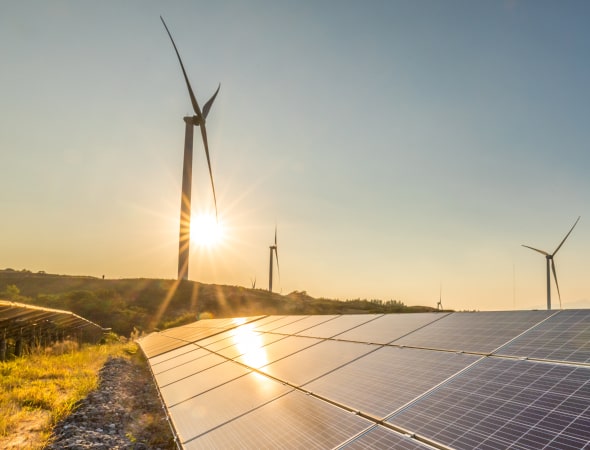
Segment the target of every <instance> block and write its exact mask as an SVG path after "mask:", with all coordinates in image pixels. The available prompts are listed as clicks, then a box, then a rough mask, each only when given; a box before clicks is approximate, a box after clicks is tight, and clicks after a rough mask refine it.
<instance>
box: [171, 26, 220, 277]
mask: <svg viewBox="0 0 590 450" xmlns="http://www.w3.org/2000/svg"><path fill="white" fill-rule="evenodd" d="M160 19H161V20H162V23H163V24H164V28H165V29H166V32H167V33H168V36H169V37H170V40H171V41H172V46H173V47H174V51H175V52H176V56H177V57H178V62H179V63H180V68H181V69H182V74H183V75H184V81H185V82H186V87H187V88H188V93H189V96H190V99H191V103H192V105H193V110H194V112H195V115H194V116H187V117H184V118H183V120H184V123H185V132H184V160H183V166H182V194H181V197H180V233H179V238H178V279H179V280H181V279H182V280H186V279H188V260H189V247H190V237H191V190H192V179H193V128H194V127H199V128H200V129H201V138H202V139H203V146H204V147H205V155H206V156H207V165H208V167H209V177H210V178H211V189H212V191H213V203H214V204H215V218H217V198H216V195H215V185H214V184H213V172H212V171H211V159H210V158H209V145H208V144H207V130H206V128H205V119H206V118H207V115H208V114H209V110H210V109H211V105H213V101H214V100H215V97H217V93H218V92H219V88H220V87H221V85H219V86H218V87H217V90H216V91H215V93H214V94H213V96H212V97H211V98H210V99H209V100H208V101H207V103H205V106H203V110H201V108H199V104H198V103H197V99H196V97H195V94H194V92H193V89H192V87H191V84H190V82H189V80H188V76H187V75H186V70H185V69H184V64H183V63H182V59H181V58H180V53H178V49H177V48H176V44H175V42H174V39H172V34H170V30H169V29H168V27H167V26H166V22H164V19H163V18H162V16H160Z"/></svg>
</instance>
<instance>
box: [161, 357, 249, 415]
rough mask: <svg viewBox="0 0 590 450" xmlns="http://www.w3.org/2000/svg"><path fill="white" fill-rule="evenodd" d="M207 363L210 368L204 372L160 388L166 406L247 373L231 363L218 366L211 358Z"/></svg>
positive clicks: (242, 368) (226, 362)
mask: <svg viewBox="0 0 590 450" xmlns="http://www.w3.org/2000/svg"><path fill="white" fill-rule="evenodd" d="M213 356H215V355H213ZM208 362H209V363H210V366H209V367H208V368H206V369H205V370H200V371H198V372H196V373H193V374H190V375H188V376H185V377H183V378H182V379H179V380H178V381H176V382H174V383H171V384H168V385H166V386H161V387H160V393H161V394H162V398H163V399H164V401H165V402H166V404H167V405H169V406H174V405H176V404H178V403H182V402H184V401H186V400H188V399H191V398H192V397H195V396H197V395H199V394H202V393H203V392H206V391H208V390H210V389H213V388H215V387H217V386H220V385H222V384H224V383H227V382H228V381H230V380H233V379H235V378H238V377H241V376H242V375H245V374H247V373H248V372H249V370H248V369H246V368H244V367H243V366H240V365H239V364H235V363H232V362H231V361H225V362H223V363H221V364H218V360H216V359H214V358H212V359H211V360H209V361H208ZM199 369H200V367H199ZM156 379H157V378H156Z"/></svg>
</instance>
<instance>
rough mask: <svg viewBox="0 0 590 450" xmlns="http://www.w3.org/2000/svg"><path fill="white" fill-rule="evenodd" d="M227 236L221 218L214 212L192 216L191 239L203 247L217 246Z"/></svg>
mask: <svg viewBox="0 0 590 450" xmlns="http://www.w3.org/2000/svg"><path fill="white" fill-rule="evenodd" d="M224 236H225V232H224V228H223V224H222V222H221V220H217V219H216V218H215V215H214V214H210V213H199V214H195V215H194V216H192V218H191V241H192V242H194V243H195V244H197V245H199V246H202V247H215V246H216V245H218V244H221V243H222V242H223V238H224Z"/></svg>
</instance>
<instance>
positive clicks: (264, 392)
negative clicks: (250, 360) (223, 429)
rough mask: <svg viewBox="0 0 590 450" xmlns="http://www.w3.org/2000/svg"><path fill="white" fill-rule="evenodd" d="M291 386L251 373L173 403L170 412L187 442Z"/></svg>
mask: <svg viewBox="0 0 590 450" xmlns="http://www.w3.org/2000/svg"><path fill="white" fill-rule="evenodd" d="M229 364H233V363H229ZM234 365H235V364H234ZM291 389H292V388H290V387H289V386H286V385H284V384H282V383H279V382H277V381H274V380H272V379H270V378H268V377H266V376H264V375H260V374H257V373H249V374H247V375H244V376H241V377H239V378H237V379H235V380H234V381H231V382H229V383H225V384H222V385H220V386H219V387H217V388H216V389H212V390H210V391H208V392H205V393H203V394H201V395H198V396H196V397H194V398H190V399H188V400H186V401H184V402H182V403H179V404H177V405H175V406H173V407H171V408H170V416H171V418H172V422H173V424H174V427H175V429H176V431H177V433H178V436H179V438H180V442H181V443H186V442H187V441H190V440H192V439H194V438H196V437H197V436H199V435H201V434H203V433H206V432H207V431H210V430H212V429H213V428H215V427H218V426H220V425H223V424H224V423H226V422H228V421H230V420H233V419H235V418H237V417H239V416H241V415H243V414H245V413H247V412H249V411H252V410H253V409H255V408H257V407H259V406H262V405H263V404H265V403H267V402H269V401H271V400H273V399H274V398H276V397H278V396H280V395H283V394H285V393H287V392H288V391H290V390H291ZM185 445H186V444H185ZM215 447H216V448H219V446H215ZM185 448H188V445H186V446H185Z"/></svg>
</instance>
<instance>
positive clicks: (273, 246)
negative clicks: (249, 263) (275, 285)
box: [268, 225, 281, 292]
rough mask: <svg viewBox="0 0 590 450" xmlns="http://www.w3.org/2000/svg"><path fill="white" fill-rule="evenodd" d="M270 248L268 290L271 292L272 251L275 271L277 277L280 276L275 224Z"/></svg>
mask: <svg viewBox="0 0 590 450" xmlns="http://www.w3.org/2000/svg"><path fill="white" fill-rule="evenodd" d="M269 249H270V261H269V269H268V291H269V292H272V266H273V264H272V253H273V252H274V254H275V258H276V260H277V273H278V274H279V278H280V276H281V271H280V270H279V253H278V247H277V226H276V225H275V243H274V245H271V246H270V247H269Z"/></svg>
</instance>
